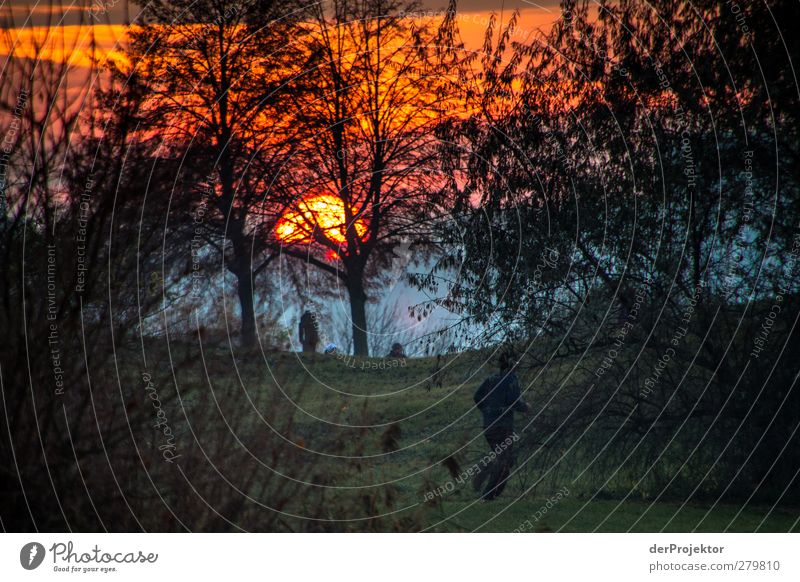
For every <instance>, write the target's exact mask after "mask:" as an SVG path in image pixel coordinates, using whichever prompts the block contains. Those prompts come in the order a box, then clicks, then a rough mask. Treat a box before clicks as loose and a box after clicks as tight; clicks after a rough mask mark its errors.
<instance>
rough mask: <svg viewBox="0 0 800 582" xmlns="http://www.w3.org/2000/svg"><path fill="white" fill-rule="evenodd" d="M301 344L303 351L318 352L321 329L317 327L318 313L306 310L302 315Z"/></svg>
mask: <svg viewBox="0 0 800 582" xmlns="http://www.w3.org/2000/svg"><path fill="white" fill-rule="evenodd" d="M298 331H299V335H300V344H301V345H302V346H303V352H316V351H317V344H318V343H319V330H318V329H317V314H316V313H313V312H311V311H308V310H306V311H305V312H304V313H303V315H302V316H301V317H300V325H299V329H298Z"/></svg>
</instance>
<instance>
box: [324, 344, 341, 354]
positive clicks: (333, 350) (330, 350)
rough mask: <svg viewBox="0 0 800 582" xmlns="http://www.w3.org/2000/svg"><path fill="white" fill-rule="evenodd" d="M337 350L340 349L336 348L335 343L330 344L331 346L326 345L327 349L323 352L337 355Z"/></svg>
mask: <svg viewBox="0 0 800 582" xmlns="http://www.w3.org/2000/svg"><path fill="white" fill-rule="evenodd" d="M337 349H338V348H337V347H336V344H334V343H329V344H325V349H324V350H322V351H323V352H324V353H325V354H335V353H336V350H337Z"/></svg>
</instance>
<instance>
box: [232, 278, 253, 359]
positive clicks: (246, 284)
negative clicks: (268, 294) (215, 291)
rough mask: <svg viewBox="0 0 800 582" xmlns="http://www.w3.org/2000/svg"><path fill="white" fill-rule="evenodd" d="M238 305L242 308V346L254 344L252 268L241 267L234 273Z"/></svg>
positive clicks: (248, 346) (247, 346)
mask: <svg viewBox="0 0 800 582" xmlns="http://www.w3.org/2000/svg"><path fill="white" fill-rule="evenodd" d="M236 279H237V286H238V291H239V306H240V307H241V310H242V347H243V348H252V347H253V346H255V345H256V312H255V308H254V306H253V270H252V269H242V270H240V271H237V273H236Z"/></svg>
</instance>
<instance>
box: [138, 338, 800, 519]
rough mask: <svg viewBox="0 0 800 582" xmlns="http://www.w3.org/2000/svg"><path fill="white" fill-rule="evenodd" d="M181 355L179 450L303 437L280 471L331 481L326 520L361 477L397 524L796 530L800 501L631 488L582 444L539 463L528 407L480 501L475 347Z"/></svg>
mask: <svg viewBox="0 0 800 582" xmlns="http://www.w3.org/2000/svg"><path fill="white" fill-rule="evenodd" d="M187 349H194V350H195V351H196V348H187ZM179 351H180V350H176V351H175V352H174V353H173V354H172V357H173V359H178V358H179V356H178V352H179ZM184 355H185V356H186V358H185V361H187V362H188V364H186V365H184V366H182V367H180V368H179V369H177V372H176V375H175V378H176V384H177V386H178V387H179V399H178V400H177V401H176V402H175V405H176V406H179V407H180V410H181V411H182V416H183V418H184V419H185V420H183V421H178V420H176V421H175V422H176V425H177V427H178V428H177V430H176V433H177V435H178V436H177V438H178V442H179V444H183V448H184V450H185V449H186V448H187V446H186V443H187V442H188V441H190V440H191V439H194V440H195V442H197V443H201V442H206V443H208V444H206V446H205V447H204V448H203V451H204V453H203V454H204V456H206V457H207V458H208V457H211V459H210V460H212V461H213V457H214V455H215V453H213V452H212V453H209V452H208V451H209V450H211V444H210V443H215V445H219V443H220V442H222V441H227V442H228V444H226V445H220V446H218V448H217V450H218V451H219V452H218V453H216V455H217V457H218V458H221V459H223V460H222V461H220V462H219V465H220V467H222V466H223V465H224V462H225V461H224V459H225V458H230V457H231V454H230V451H231V450H232V449H234V448H235V449H246V455H247V456H246V457H243V458H245V460H248V459H249V458H252V459H253V460H258V462H259V463H262V465H265V466H267V465H270V464H271V462H272V461H271V460H270V456H269V452H268V451H266V449H265V445H264V443H266V442H273V441H274V440H275V434H274V433H275V432H278V433H280V438H281V439H282V440H283V441H284V442H286V443H290V444H291V445H292V448H293V449H294V450H296V451H297V454H296V455H295V456H293V457H292V460H291V461H286V458H285V457H284V458H283V461H284V464H285V463H287V462H288V463H289V465H288V466H286V468H285V469H282V472H283V473H285V474H290V475H291V476H292V478H293V479H295V480H297V481H298V482H300V481H302V482H303V483H305V484H308V483H311V484H313V486H315V487H326V488H327V490H326V495H327V497H326V500H327V501H326V503H328V504H329V505H330V507H331V509H330V512H329V513H328V514H326V515H328V516H329V518H330V519H331V520H340V519H351V520H354V521H355V523H358V522H359V521H358V520H363V519H365V518H364V517H363V516H364V514H365V507H362V506H360V505H359V503H360V502H359V501H357V502H356V504H355V505H353V503H352V499H359V498H360V497H359V496H360V495H361V492H362V491H363V492H372V493H374V496H373V497H372V498H370V500H368V501H365V502H364V504H365V505H366V506H367V507H366V508H367V509H368V513H369V514H372V515H375V514H378V515H384V516H390V517H391V518H405V517H406V516H408V517H409V521H408V522H401V525H400V526H399V527H396V528H395V529H400V530H423V531H442V532H460V531H483V532H512V531H525V532H559V531H564V532H593V531H599V532H626V531H636V532H659V531H666V532H689V531H698V532H722V531H731V532H753V531H759V532H787V531H795V532H797V531H800V524H799V523H798V516H800V510H798V508H797V507H792V506H789V507H787V506H781V507H775V508H773V507H769V506H763V505H758V504H743V505H742V504H735V503H733V504H732V503H730V502H727V503H715V502H714V501H713V500H710V501H708V502H707V503H705V504H698V503H697V502H687V503H684V502H683V500H680V499H677V500H676V499H669V500H664V499H659V498H658V495H652V494H651V495H649V496H648V495H644V494H642V492H641V490H639V489H637V488H635V487H631V489H630V490H629V492H628V494H626V495H620V494H619V493H618V492H619V490H620V489H619V487H617V489H616V490H615V491H616V493H615V494H614V495H611V494H609V491H608V490H607V489H606V488H605V487H603V486H602V484H598V483H597V482H595V481H596V479H587V478H584V477H582V475H583V473H582V472H581V467H582V463H584V461H585V460H584V459H582V457H581V455H580V452H579V451H574V452H573V453H571V454H570V455H567V456H566V457H564V459H563V460H562V461H560V462H559V463H557V464H554V465H553V466H551V467H548V468H547V469H546V470H541V469H531V467H532V466H533V464H532V463H527V462H526V459H527V458H529V457H530V456H531V455H532V454H535V453H534V448H533V447H529V446H526V445H525V443H526V442H527V441H526V439H527V438H528V437H529V436H530V435H535V434H536V424H535V422H533V423H531V424H530V425H529V426H526V425H525V422H522V420H523V419H522V418H521V417H518V419H517V429H516V430H517V431H518V433H519V434H520V437H521V439H520V444H519V445H517V459H518V462H517V469H516V472H515V474H514V475H513V476H512V477H511V479H510V481H509V486H508V487H507V489H506V491H505V492H504V494H503V495H502V496H501V497H500V498H499V499H498V500H495V501H494V502H490V503H482V502H480V501H479V500H478V496H477V494H476V493H475V492H474V491H473V488H472V487H471V485H470V483H469V481H468V480H467V479H458V478H457V477H458V476H459V475H463V474H464V473H463V472H464V471H465V470H466V469H468V468H469V467H471V466H472V467H474V466H478V465H479V463H480V462H481V459H482V457H483V456H484V455H485V453H486V452H487V447H486V445H485V441H484V440H483V437H482V435H481V426H480V418H479V414H478V412H477V411H476V410H475V409H474V408H473V407H472V394H473V392H474V390H475V388H476V387H477V385H478V384H479V383H480V382H481V381H482V380H483V379H484V378H485V377H486V376H487V375H488V374H490V373H492V372H493V370H492V368H491V363H490V364H489V365H488V367H487V365H486V364H485V363H484V362H485V360H486V358H485V356H484V355H482V354H479V353H471V354H462V355H459V356H450V357H448V358H447V359H440V360H438V361H437V359H436V358H420V359H409V360H407V361H406V362H404V363H403V362H397V361H394V362H393V361H390V360H385V361H384V360H380V359H368V360H365V359H353V358H342V357H336V356H324V355H322V354H312V355H302V354H294V353H269V354H266V356H265V355H262V354H260V353H258V354H254V355H251V356H247V357H244V358H235V359H234V358H232V357H231V354H230V351H229V349H228V347H227V346H217V347H214V348H209V347H205V348H204V350H203V352H202V354H200V353H196V354H194V355H189V354H184ZM154 364H155V365H165V364H166V362H162V363H161V364H159V363H157V362H154ZM532 373H533V372H532V371H529V372H528V373H527V374H532ZM526 378H527V376H525V375H523V378H522V380H523V386H524V385H525V380H526ZM534 390H535V389H534ZM173 410H174V408H173ZM174 416H176V415H175V414H173V417H174ZM221 419H222V421H223V422H220V420H221ZM184 423H185V424H184ZM223 425H224V426H223ZM279 426H280V428H279V429H278V428H277V427H279ZM273 427H274V428H275V430H273ZM231 437H233V439H231ZM272 455H273V456H272V460H273V461H275V459H276V455H275V453H272ZM280 461H281V459H277V461H275V462H280ZM237 464H241V461H237ZM189 468H190V469H191V467H189ZM263 469H264V467H262V472H263ZM270 470H272V469H270ZM224 471H225V469H223V472H224ZM196 474H199V473H196ZM261 480H262V479H261V477H258V478H256V479H252V480H249V481H247V480H244V479H242V481H243V482H244V483H243V484H242V485H240V487H241V490H242V491H243V492H244V493H246V494H247V495H248V496H249V497H250V498H251V499H253V500H256V501H257V502H260V503H263V504H265V505H269V504H270V500H271V498H272V496H274V495H275V494H274V492H272V491H274V490H273V489H269V488H267V487H265V486H263V485H262V486H259V484H258V482H259V481H261ZM437 490H438V491H439V492H438V493H437ZM623 490H624V489H623ZM306 491H308V489H304V488H302V487H301V488H299V489H298V492H297V493H295V494H293V496H292V498H291V504H292V506H293V509H292V511H291V512H292V514H293V515H304V512H305V511H307V510H308V509H309V507H310V506H311V505H312V504H313V503H316V502H315V501H311V500H310V499H309V500H306V499H305V498H304V496H305V493H304V492H306ZM558 491H561V492H562V493H561V494H560V495H557V492H558ZM375 492H378V493H375ZM315 493H316V491H315ZM440 493H441V494H440ZM354 496H355V497H354ZM365 499H366V498H365ZM548 499H550V501H548ZM348 500H350V501H348ZM376 500H377V501H376ZM315 515H317V516H319V512H317V513H315ZM402 523H407V525H402ZM412 524H413V525H412Z"/></svg>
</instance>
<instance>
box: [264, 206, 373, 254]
mask: <svg viewBox="0 0 800 582" xmlns="http://www.w3.org/2000/svg"><path fill="white" fill-rule="evenodd" d="M355 230H356V234H357V235H358V236H359V238H362V237H363V236H364V235H365V234H366V232H367V224H366V221H364V220H363V219H357V220H356V221H355ZM315 231H316V233H317V234H320V232H321V234H323V235H324V236H325V237H326V238H327V239H328V240H330V241H333V242H335V243H340V244H343V243H345V242H346V241H347V239H346V236H345V234H346V225H345V208H344V202H343V201H342V199H341V198H339V197H338V196H334V195H333V194H312V195H310V196H307V197H305V198H302V199H301V200H300V201H299V202H298V203H297V207H296V208H292V209H290V210H287V211H286V212H285V213H284V214H283V216H282V217H281V219H280V220H279V221H278V224H277V225H276V226H275V234H276V236H277V237H278V239H280V240H281V241H283V242H285V243H299V244H311V243H312V242H313V241H314V234H315Z"/></svg>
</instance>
